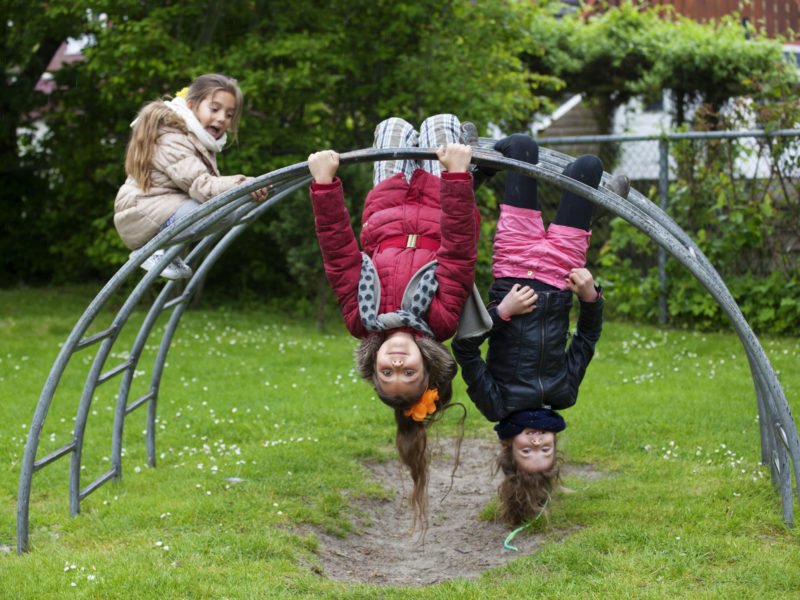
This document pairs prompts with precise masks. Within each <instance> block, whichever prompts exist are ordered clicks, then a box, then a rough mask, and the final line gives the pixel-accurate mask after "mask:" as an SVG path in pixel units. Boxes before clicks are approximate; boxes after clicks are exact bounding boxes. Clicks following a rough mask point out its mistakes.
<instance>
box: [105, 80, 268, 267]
mask: <svg viewBox="0 0 800 600" xmlns="http://www.w3.org/2000/svg"><path fill="white" fill-rule="evenodd" d="M242 103H243V98H242V90H241V89H239V85H238V84H237V82H236V80H235V79H231V78H230V77H226V76H224V75H218V74H209V75H201V76H200V77H198V78H197V79H195V80H194V81H193V82H192V84H191V85H190V86H189V87H188V88H184V89H183V90H181V91H180V92H178V93H177V94H176V96H175V98H173V99H171V100H155V101H153V102H150V103H149V104H147V105H145V106H144V107H143V108H142V109H141V110H140V111H139V114H138V116H137V117H136V120H134V121H133V123H131V127H132V128H133V134H132V136H131V140H130V142H129V144H128V151H127V154H126V156H125V172H126V173H127V175H128V177H127V179H126V180H125V183H124V184H123V185H122V187H121V188H120V189H119V192H117V198H116V200H115V201H114V225H115V226H116V228H117V232H118V233H119V235H120V237H121V238H122V241H123V242H124V243H125V245H126V246H127V247H128V248H130V249H132V250H135V249H137V248H139V247H141V246H143V245H144V244H145V243H146V242H148V241H149V240H150V239H151V238H152V237H153V236H155V235H156V234H157V233H158V232H159V231H161V230H162V229H164V228H166V227H167V226H169V225H171V224H172V223H173V222H174V221H176V220H178V219H180V218H181V217H183V216H185V215H187V214H189V213H190V212H192V211H193V210H195V209H197V208H198V207H199V206H200V204H201V203H202V202H205V201H207V200H211V199H212V198H214V197H215V196H218V195H219V194H221V193H223V192H226V191H228V190H229V189H231V188H234V187H236V186H237V185H239V184H241V183H244V182H245V181H248V180H249V179H252V178H251V177H246V176H244V175H228V176H221V175H220V173H219V169H218V168H217V158H216V153H217V152H220V151H222V149H223V148H224V147H225V142H226V140H227V132H228V130H230V131H231V132H232V133H233V139H234V140H236V134H237V130H238V127H239V119H240V117H241V115H242ZM251 195H252V196H253V199H254V200H255V201H256V202H261V201H263V200H265V199H266V197H267V190H266V189H260V190H255V191H254V192H252V194H251ZM236 214H237V213H236V212H234V213H230V214H228V215H226V216H225V217H224V218H223V219H222V220H221V221H219V222H218V223H215V224H214V226H212V227H211V228H209V229H207V230H205V231H204V232H200V231H194V232H188V233H186V232H185V233H184V234H182V236H181V237H184V236H185V237H193V236H194V235H198V234H200V233H210V232H212V231H216V230H220V229H224V228H225V227H227V226H229V225H231V224H232V223H233V222H234V221H235V219H236ZM163 253H164V250H161V249H160V250H157V251H156V252H155V253H153V255H152V256H149V257H148V258H147V259H146V260H145V262H144V263H142V268H143V269H145V270H147V271H149V270H150V269H152V268H153V267H155V265H156V263H157V261H158V258H159V257H160V256H161V255H162V254H163ZM161 276H162V277H165V278H167V279H185V278H188V277H191V276H192V269H191V268H190V267H189V265H187V264H186V263H185V262H184V261H183V260H182V259H181V258H180V257H176V258H175V259H174V260H173V261H172V263H171V264H169V265H167V267H165V268H164V269H163V270H162V271H161Z"/></svg>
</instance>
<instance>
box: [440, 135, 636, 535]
mask: <svg viewBox="0 0 800 600" xmlns="http://www.w3.org/2000/svg"><path fill="white" fill-rule="evenodd" d="M495 149H496V150H499V151H500V152H502V154H503V155H504V156H506V157H508V158H513V159H516V160H520V161H524V162H529V163H532V164H535V163H537V162H538V160H539V147H538V146H537V144H536V142H535V141H534V140H533V139H532V138H531V137H530V136H527V135H523V134H515V135H512V136H510V137H507V138H504V139H502V140H500V141H498V142H497V144H496V145H495ZM479 169H480V170H483V171H484V172H485V171H486V170H485V169H483V168H479ZM563 173H564V175H567V176H569V177H571V178H572V179H575V180H576V181H580V182H582V183H584V184H586V185H588V186H591V187H593V188H597V187H598V185H599V183H600V179H601V177H602V175H603V165H602V163H601V162H600V159H599V158H597V157H596V156H593V155H584V156H581V157H580V158H578V159H577V160H575V161H574V162H572V163H570V164H569V165H567V167H566V168H565V169H564V171H563ZM487 174H488V175H491V174H493V172H492V171H489V172H488V173H487ZM612 182H613V186H614V187H613V189H614V191H618V193H619V194H620V195H624V196H627V193H628V192H627V188H626V186H627V178H625V177H618V178H615V179H613V180H612ZM608 187H609V188H611V187H612V183H610V184H609V186H608ZM537 191H538V190H537V181H536V179H534V178H530V177H527V176H525V175H521V174H518V173H513V172H509V173H508V174H507V176H506V182H505V193H504V198H503V201H502V204H501V205H500V218H499V220H498V223H497V233H496V235H495V239H494V257H493V260H492V275H493V276H494V283H493V284H492V286H491V287H490V288H489V298H490V304H489V307H488V310H489V314H490V315H491V317H492V323H493V324H492V329H491V331H490V332H489V333H487V334H485V335H481V336H476V337H471V338H458V339H455V340H454V341H453V343H452V348H453V353H454V354H455V357H456V360H457V361H458V363H459V365H460V366H461V374H462V376H463V378H464V380H465V381H466V383H467V386H468V388H467V393H468V394H469V397H470V399H471V400H472V401H473V402H474V403H475V405H476V406H477V407H478V409H479V410H480V411H481V413H482V414H483V415H484V416H485V417H486V418H487V419H488V420H489V421H493V422H496V423H497V425H495V427H494V429H495V431H496V432H497V436H498V437H499V439H500V454H499V456H498V458H497V461H496V464H497V468H498V470H502V471H503V474H504V480H503V482H502V483H501V484H500V487H499V514H498V516H499V518H500V519H501V520H502V521H504V522H506V523H507V524H510V525H519V524H520V523H522V522H524V521H527V520H529V519H532V518H536V517H538V516H539V515H540V514H541V513H542V512H543V511H544V509H545V507H546V506H547V503H548V501H549V499H550V491H551V489H552V487H553V485H554V483H555V482H557V481H558V478H559V462H560V457H557V455H556V436H557V433H558V432H560V431H563V430H564V428H565V427H566V424H565V422H564V419H563V417H562V416H561V415H560V414H558V412H556V411H557V410H562V409H565V408H569V407H570V406H572V405H573V404H575V401H576V400H577V397H578V387H579V386H580V383H581V381H582V380H583V376H584V374H585V372H586V368H587V366H588V365H589V362H590V361H591V360H592V356H593V355H594V348H595V344H596V343H597V341H598V339H599V338H600V333H601V330H602V323H603V296H602V288H599V287H596V286H595V284H594V279H593V277H592V274H591V273H590V272H589V271H588V270H587V269H586V268H584V265H585V264H586V251H587V249H588V248H589V238H590V236H591V231H590V225H591V220H592V212H593V207H594V205H593V203H592V202H591V201H589V200H587V199H585V198H582V197H581V196H579V195H577V194H575V193H573V192H569V191H566V190H565V191H564V192H563V193H562V195H561V200H560V202H559V205H558V210H557V212H556V216H555V218H554V220H553V223H552V224H551V225H550V226H549V227H548V228H547V229H546V230H545V228H544V224H543V222H542V215H541V212H540V211H539V201H538V194H537ZM573 294H575V295H576V296H577V297H578V300H579V305H580V313H579V315H578V323H577V331H576V333H575V334H574V335H573V336H572V340H571V341H570V343H569V346H568V347H567V348H566V350H565V344H566V341H567V338H568V329H569V313H570V308H571V307H572V301H573V300H572V295H573ZM487 337H488V339H489V348H488V351H487V353H486V359H485V360H484V359H483V358H482V356H481V349H480V346H481V344H482V343H483V341H484V340H485V339H486V338H487Z"/></svg>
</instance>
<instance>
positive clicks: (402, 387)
mask: <svg viewBox="0 0 800 600" xmlns="http://www.w3.org/2000/svg"><path fill="white" fill-rule="evenodd" d="M460 139H461V124H460V122H459V120H458V118H457V117H455V116H454V115H436V116H433V117H429V118H428V119H426V120H425V121H424V122H423V123H422V126H421V127H420V131H419V133H417V132H416V131H415V130H414V128H413V127H412V126H411V125H410V124H409V123H407V122H406V121H404V120H402V119H398V118H391V119H388V120H386V121H383V122H381V123H380V124H379V125H378V127H377V128H376V130H375V143H374V146H375V147H376V148H390V147H414V146H419V147H423V148H437V152H436V154H437V156H438V160H424V161H422V163H421V165H419V164H417V163H416V162H415V161H413V160H389V161H379V162H376V163H375V166H374V176H373V179H374V184H375V185H374V188H373V189H372V190H371V191H370V193H369V194H368V195H367V198H366V200H365V202H364V210H363V214H362V219H361V224H362V229H361V236H360V241H361V249H359V246H358V243H357V242H356V238H355V235H354V233H353V229H352V227H351V225H350V216H349V214H348V213H347V209H346V207H345V203H344V195H343V190H342V183H341V180H339V179H338V178H337V177H336V171H337V169H338V166H339V155H338V154H337V153H336V152H334V151H333V150H324V151H322V152H316V153H314V154H312V155H311V156H309V158H308V166H309V170H310V171H311V175H312V177H313V178H314V181H313V183H312V185H311V203H312V206H313V209H314V216H315V227H316V232H317V237H318V239H319V244H320V249H321V250H322V259H323V262H324V265H325V273H326V275H327V277H328V281H329V282H330V284H331V287H332V288H333V290H334V291H335V293H336V297H337V299H338V302H339V306H340V307H341V310H342V314H343V316H344V320H345V323H346V325H347V328H348V330H349V331H350V333H351V334H352V335H353V336H355V337H356V338H360V339H362V340H363V341H362V342H361V344H360V345H359V347H358V348H357V351H356V363H357V366H358V369H359V372H360V374H361V376H362V377H363V378H364V379H366V380H367V381H369V382H370V383H371V384H372V386H373V387H374V388H375V391H376V392H377V394H378V397H379V398H380V399H381V401H383V402H384V403H385V404H386V405H388V406H389V407H391V408H392V410H393V411H394V417H395V422H396V424H397V435H396V445H397V449H398V452H399V454H400V458H401V459H402V461H403V462H404V463H405V464H406V465H407V466H408V467H409V469H410V472H411V477H412V480H413V482H414V488H413V490H412V492H411V496H410V500H411V505H412V507H413V510H414V525H415V526H416V525H417V524H418V523H421V524H422V528H423V530H424V529H425V528H426V524H427V511H426V485H427V477H428V453H427V436H426V429H427V427H428V426H429V425H430V424H431V423H432V422H434V421H435V420H437V419H438V418H440V417H441V414H442V409H443V408H444V407H445V406H447V405H448V403H449V402H450V400H451V398H452V385H451V384H452V380H453V377H455V374H456V371H457V367H456V363H455V360H453V357H452V356H451V355H450V352H449V351H448V350H447V348H446V347H445V346H444V345H443V344H442V342H443V341H445V340H447V339H449V338H450V337H452V336H453V335H454V334H455V332H456V329H457V325H458V321H459V317H460V315H461V312H462V308H463V307H464V303H465V302H466V300H467V298H468V296H469V295H470V293H471V291H472V288H473V280H474V277H475V262H476V255H477V251H476V244H477V239H478V232H479V225H480V222H479V215H478V210H477V207H476V205H475V200H474V195H473V189H472V177H471V175H470V174H469V172H468V168H469V165H470V160H471V157H472V149H471V147H470V146H467V145H464V144H460V143H458V141H459V140H460ZM420 167H421V168H420Z"/></svg>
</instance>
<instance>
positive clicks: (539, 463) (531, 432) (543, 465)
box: [511, 428, 556, 473]
mask: <svg viewBox="0 0 800 600" xmlns="http://www.w3.org/2000/svg"><path fill="white" fill-rule="evenodd" d="M511 455H512V456H513V457H514V462H515V463H516V464H517V468H519V469H520V470H522V471H525V472H526V473H539V472H540V471H546V470H547V469H549V468H550V467H552V466H553V460H554V459H555V456H556V435H555V434H554V433H553V432H552V431H542V430H541V429H530V428H528V429H525V430H524V431H523V432H522V433H518V434H517V435H515V436H514V437H513V438H511Z"/></svg>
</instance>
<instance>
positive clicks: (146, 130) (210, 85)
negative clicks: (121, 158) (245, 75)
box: [125, 73, 244, 192]
mask: <svg viewBox="0 0 800 600" xmlns="http://www.w3.org/2000/svg"><path fill="white" fill-rule="evenodd" d="M218 91H224V92H229V93H230V94H232V95H233V97H234V98H235V99H236V109H235V110H234V113H233V116H232V117H231V125H230V127H229V129H230V131H231V141H232V142H235V141H236V139H237V136H238V133H239V120H240V119H241V118H242V110H243V107H242V105H243V103H244V97H243V96H242V90H241V89H240V88H239V84H238V83H237V82H236V80H235V79H232V78H230V77H226V76H225V75H219V74H215V73H212V74H209V75H201V76H200V77H198V78H197V79H195V80H194V81H193V82H192V84H191V85H190V86H189V89H188V91H187V92H186V102H187V103H188V102H190V101H191V102H192V104H193V105H194V106H197V105H198V104H200V102H202V101H203V100H204V99H205V98H207V97H208V96H209V95H213V94H214V93H216V92H218ZM162 127H174V128H176V129H178V130H180V131H182V132H184V133H188V129H187V128H186V123H185V121H184V120H183V118H182V117H181V116H179V115H178V114H176V113H175V112H174V111H172V110H171V109H170V108H169V107H168V106H167V105H166V104H165V102H164V101H163V100H154V101H153V102H149V103H148V104H146V105H145V106H144V107H143V108H142V109H141V110H140V111H139V114H138V115H137V118H136V123H135V125H134V126H133V132H132V134H131V140H130V142H129V143H128V150H127V153H126V154H125V172H126V173H127V174H128V175H130V176H131V177H133V179H134V180H135V181H136V183H137V184H138V185H139V187H140V188H142V190H143V191H145V192H147V191H149V190H150V162H151V161H152V160H153V149H154V148H155V144H156V141H157V140H158V135H159V131H160V130H161V128H162Z"/></svg>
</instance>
